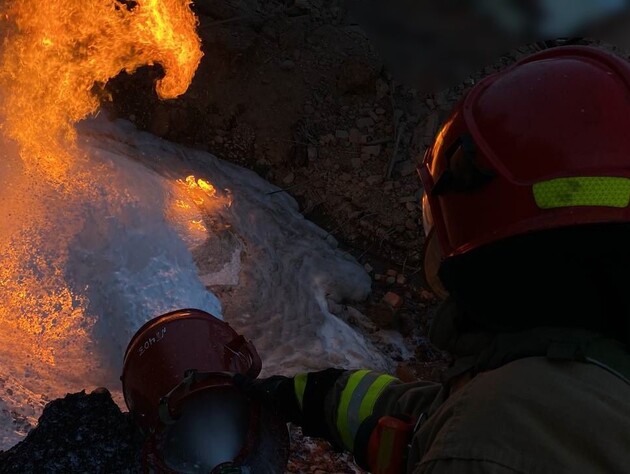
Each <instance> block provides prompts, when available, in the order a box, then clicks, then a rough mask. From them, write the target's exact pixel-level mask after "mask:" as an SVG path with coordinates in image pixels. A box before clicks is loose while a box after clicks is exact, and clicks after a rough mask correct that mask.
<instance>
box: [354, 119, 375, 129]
mask: <svg viewBox="0 0 630 474" xmlns="http://www.w3.org/2000/svg"><path fill="white" fill-rule="evenodd" d="M373 126H374V119H373V118H372V117H362V118H360V119H358V120H357V127H359V128H360V129H364V128H369V127H373Z"/></svg>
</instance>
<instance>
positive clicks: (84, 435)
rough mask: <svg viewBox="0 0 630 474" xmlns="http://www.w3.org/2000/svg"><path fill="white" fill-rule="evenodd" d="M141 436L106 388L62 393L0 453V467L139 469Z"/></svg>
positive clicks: (9, 470)
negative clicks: (21, 436)
mask: <svg viewBox="0 0 630 474" xmlns="http://www.w3.org/2000/svg"><path fill="white" fill-rule="evenodd" d="M143 441H144V438H143V436H142V434H141V432H140V430H139V428H138V427H137V426H136V425H135V424H134V423H133V422H132V421H131V419H130V418H129V414H128V413H122V412H121V411H120V408H118V406H117V405H116V403H114V401H113V400H112V398H111V395H110V393H109V390H107V389H104V390H100V389H97V390H95V391H94V392H92V393H91V394H89V395H87V394H86V393H85V391H82V392H79V393H73V394H68V395H66V396H65V397H64V398H60V399H58V400H54V401H52V402H50V403H48V405H46V407H45V408H44V411H43V413H42V415H41V417H40V418H39V421H38V424H37V426H36V427H35V428H33V429H32V430H31V431H30V432H29V434H28V435H27V436H26V438H24V440H22V441H21V442H19V443H18V444H16V445H15V446H13V447H12V448H11V449H9V450H7V451H5V452H2V453H0V473H2V474H16V473H27V472H32V473H40V472H42V473H44V472H46V473H60V474H61V473H70V472H93V473H97V472H116V473H121V474H122V473H128V474H133V473H138V472H143V471H142V466H141V459H140V455H141V452H142V444H143Z"/></svg>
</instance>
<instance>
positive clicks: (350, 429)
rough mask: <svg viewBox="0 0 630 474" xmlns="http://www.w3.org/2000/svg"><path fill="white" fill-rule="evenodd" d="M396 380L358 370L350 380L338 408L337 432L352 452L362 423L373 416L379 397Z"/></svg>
mask: <svg viewBox="0 0 630 474" xmlns="http://www.w3.org/2000/svg"><path fill="white" fill-rule="evenodd" d="M394 380H396V378H395V377H392V376H391V375H383V374H380V373H378V372H373V371H370V370H358V371H356V372H354V373H353V374H352V375H351V376H350V377H349V378H348V381H347V382H346V386H345V388H344V389H343V391H342V392H341V398H340V401H339V405H338V407H337V431H338V432H339V436H340V437H341V440H342V442H343V444H344V446H345V447H346V448H347V449H349V450H350V451H352V450H353V449H354V437H355V435H356V434H357V431H358V430H359V426H360V425H361V422H363V420H365V418H367V417H368V416H370V415H371V414H372V411H373V410H374V405H375V404H376V401H377V400H378V397H379V396H380V395H381V393H382V392H383V390H384V389H385V387H387V385H389V384H390V383H392V382H393V381H394Z"/></svg>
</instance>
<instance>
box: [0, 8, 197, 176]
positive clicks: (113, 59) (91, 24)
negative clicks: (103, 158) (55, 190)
mask: <svg viewBox="0 0 630 474" xmlns="http://www.w3.org/2000/svg"><path fill="white" fill-rule="evenodd" d="M127 3H128V4H129V5H132V6H126V5H125V4H124V3H123V1H122V0H121V1H117V0H84V1H81V2H77V1H74V0H47V1H42V0H8V1H5V2H4V3H2V4H1V5H2V6H3V8H4V10H5V11H4V12H3V13H4V15H3V17H4V18H5V22H4V23H6V24H3V25H0V29H1V31H2V35H3V36H4V39H5V43H4V48H3V54H2V58H1V62H0V89H1V90H2V94H3V96H4V97H3V103H2V113H3V115H4V118H5V127H4V128H5V133H6V134H7V135H8V136H9V137H10V138H12V139H15V140H17V142H18V143H19V144H20V146H21V151H22V155H23V158H24V160H25V161H27V162H28V163H30V164H31V165H33V164H34V165H35V167H37V168H39V169H42V168H45V171H46V172H47V174H48V175H49V176H53V177H57V178H59V175H60V174H63V170H64V169H65V168H66V165H67V163H66V161H67V160H69V159H70V158H71V153H69V152H68V150H67V149H68V141H70V142H72V140H73V139H74V137H75V133H76V132H75V130H74V127H73V125H74V123H76V122H78V121H80V120H82V119H84V118H86V117H88V116H89V115H91V114H93V113H95V112H96V111H97V109H98V106H99V94H98V90H99V89H102V87H103V85H104V84H106V83H107V81H108V80H109V79H111V78H113V77H115V76H116V75H118V74H119V73H120V72H121V71H127V72H133V71H135V70H136V69H137V68H138V67H140V66H143V65H153V64H156V63H159V64H161V65H162V66H163V68H164V72H165V75H164V77H163V78H162V79H161V80H159V81H158V82H157V84H156V90H157V93H158V95H159V96H160V97H161V98H163V99H168V98H174V97H177V96H179V95H181V94H183V93H184V92H185V91H186V90H187V88H188V86H189V85H190V82H191V81H192V78H193V76H194V74H195V71H196V69H197V67H198V65H199V62H200V60H201V57H202V52H201V48H200V44H201V43H200V40H199V37H198V36H197V34H196V31H195V28H196V26H197V19H196V17H195V16H194V14H193V13H192V11H191V10H190V3H191V1H190V0H135V1H134V2H127Z"/></svg>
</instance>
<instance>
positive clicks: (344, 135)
mask: <svg viewBox="0 0 630 474" xmlns="http://www.w3.org/2000/svg"><path fill="white" fill-rule="evenodd" d="M335 137H337V138H339V139H341V140H347V139H348V137H349V134H348V132H347V131H346V130H337V131H336V132H335Z"/></svg>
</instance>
